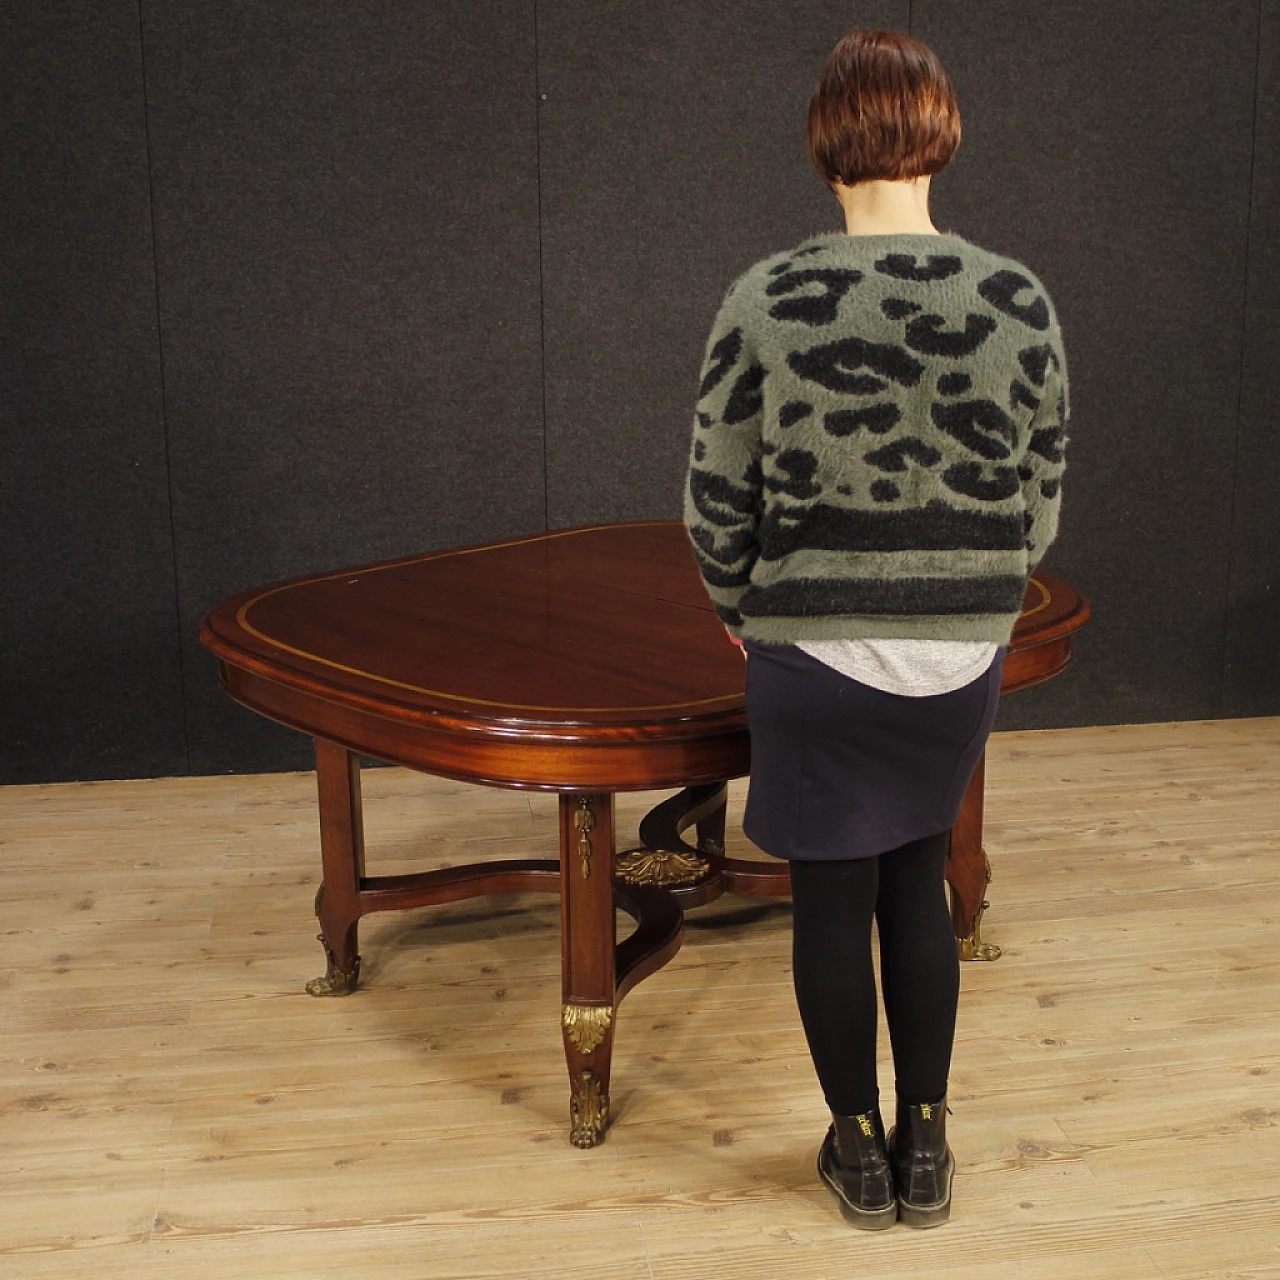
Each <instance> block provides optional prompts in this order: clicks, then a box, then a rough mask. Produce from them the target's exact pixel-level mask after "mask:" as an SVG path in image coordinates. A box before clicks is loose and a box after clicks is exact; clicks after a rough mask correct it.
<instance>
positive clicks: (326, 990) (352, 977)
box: [307, 934, 360, 996]
mask: <svg viewBox="0 0 1280 1280" xmlns="http://www.w3.org/2000/svg"><path fill="white" fill-rule="evenodd" d="M317 936H318V938H319V940H320V945H321V946H322V947H323V948H324V954H325V959H326V960H327V962H328V963H327V964H326V966H325V971H324V977H323V978H312V979H311V981H310V982H308V983H307V995H309V996H349V995H350V994H351V993H352V992H353V991H354V990H355V989H356V987H357V986H358V985H359V983H360V957H359V956H356V959H355V964H354V965H352V967H351V968H350V969H349V970H348V969H339V968H338V966H337V963H336V962H335V961H334V958H333V952H332V951H331V950H330V949H329V944H328V943H327V942H326V941H325V940H324V934H318V935H317Z"/></svg>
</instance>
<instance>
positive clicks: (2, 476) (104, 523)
mask: <svg viewBox="0 0 1280 1280" xmlns="http://www.w3.org/2000/svg"><path fill="white" fill-rule="evenodd" d="M0 56H2V57H3V69H2V70H0V81H2V82H3V85H4V113H3V117H4V118H3V124H2V126H0V127H2V128H3V140H2V145H0V156H2V160H0V164H2V166H3V168H2V169H0V208H2V210H3V232H2V233H0V261H2V262H3V278H2V280H0V539H2V540H3V546H4V548H5V561H6V581H5V592H4V597H5V598H4V601H3V604H2V605H0V717H2V718H3V725H4V733H3V735H2V740H3V748H2V750H3V756H2V757H0V782H24V781H46V780H49V779H58V780H65V779H74V778H118V777H128V776H132V775H142V774H164V773H185V772H186V768H187V757H186V744H185V738H184V732H183V723H182V696H181V687H180V679H181V675H180V670H179V664H178V650H177V633H176V627H175V617H174V574H173V552H172V543H171V538H170V531H169V512H168V480H167V475H166V464H165V442H164V429H163V420H162V416H161V397H160V364H159V355H158V351H157V345H156V311H155V306H156V300H155V280H154V276H153V271H152V245H151V218H150V210H149V205H148V194H147V147H146V130H145V114H144V109H143V83H142V64H141V58H140V52H139V40H138V11H137V6H136V4H130V3H122V2H120V0H93V2H92V3H90V2H88V0H82V2H81V3H72V4H59V5H52V6H51V5H47V4H38V3H34V2H33V0H24V2H22V3H17V4H7V5H5V6H4V9H3V12H2V13H0Z"/></svg>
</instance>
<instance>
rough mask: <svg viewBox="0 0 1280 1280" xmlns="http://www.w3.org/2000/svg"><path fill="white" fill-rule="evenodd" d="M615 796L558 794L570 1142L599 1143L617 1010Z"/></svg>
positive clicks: (606, 1119) (606, 1116)
mask: <svg viewBox="0 0 1280 1280" xmlns="http://www.w3.org/2000/svg"><path fill="white" fill-rule="evenodd" d="M613 843H614V833H613V796H612V795H561V797H560V946H561V966H560V974H561V993H562V996H563V1006H562V1009H561V1029H562V1031H563V1032H564V1053H565V1061H566V1063H567V1064H568V1067H569V1084H570V1087H571V1091H572V1092H571V1097H570V1101H569V1106H570V1113H571V1116H572V1125H571V1128H570V1132H569V1139H570V1141H571V1142H572V1143H573V1145H574V1146H575V1147H594V1146H598V1145H599V1144H600V1143H601V1142H603V1141H604V1133H605V1129H606V1128H607V1127H608V1124H609V1065H610V1061H611V1059H612V1057H613V1026H614V1017H615V1014H616V1012H617V998H616V984H615V979H614V971H615V962H616V944H617V930H616V928H615V926H614V903H613Z"/></svg>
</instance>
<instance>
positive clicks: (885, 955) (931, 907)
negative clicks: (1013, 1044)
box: [791, 831, 960, 1116]
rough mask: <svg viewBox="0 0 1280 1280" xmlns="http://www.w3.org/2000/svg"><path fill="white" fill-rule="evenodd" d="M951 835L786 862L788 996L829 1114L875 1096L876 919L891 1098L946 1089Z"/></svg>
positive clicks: (869, 1105) (951, 1031) (931, 1097)
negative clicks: (847, 856)
mask: <svg viewBox="0 0 1280 1280" xmlns="http://www.w3.org/2000/svg"><path fill="white" fill-rule="evenodd" d="M949 840H950V833H949V832H946V831H944V832H942V833H941V834H939V835H935V836H927V837H925V838H924V839H923V840H915V841H913V842H912V843H911V844H905V845H903V846H902V847H901V848H898V849H894V850H892V851H891V852H889V853H882V854H880V855H879V856H878V857H873V858H859V859H856V860H853V861H848V862H800V861H793V862H792V863H791V888H792V899H793V902H794V904H795V936H794V940H793V946H792V957H793V968H794V974H795V986H796V1003H797V1004H798V1005H799V1006H800V1018H801V1021H802V1022H803V1023H804V1031H805V1036H806V1037H807V1038H808V1041H809V1052H810V1053H811V1054H812V1056H813V1064H814V1066H815V1068H816V1069H817V1072H818V1079H819V1081H820V1082H821V1084H822V1091H823V1093H824V1094H825V1096H826V1099H827V1105H828V1106H829V1107H830V1108H831V1110H832V1111H834V1112H835V1113H836V1114H837V1115H844V1116H852V1115H861V1114H863V1113H865V1112H868V1111H872V1110H874V1108H875V1107H876V1105H877V1102H878V1099H879V1090H878V1088H877V1084H876V981H875V971H874V969H873V968H872V964H871V921H872V919H873V918H874V919H875V921H876V925H877V927H878V929H879V933H880V982H881V986H882V988H883V990H884V1007H885V1016H886V1018H887V1020H888V1023H889V1039H890V1041H891V1042H892V1045H893V1066H894V1071H895V1074H896V1076H897V1091H898V1097H899V1098H901V1099H902V1100H903V1101H904V1102H908V1103H922V1102H936V1101H937V1100H938V1099H939V1098H940V1097H941V1096H942V1095H943V1094H944V1093H945V1092H946V1089H947V1075H948V1072H949V1071H950V1068H951V1046H952V1042H953V1040H954V1039H955V1028H956V1004H957V1002H958V1000H959V997H960V964H959V960H958V958H957V956H956V942H955V934H954V933H953V931H952V927H951V915H950V912H949V910H948V907H947V897H946V890H945V888H944V884H943V870H944V865H945V862H946V856H947V848H948V844H949Z"/></svg>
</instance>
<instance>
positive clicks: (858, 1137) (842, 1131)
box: [818, 1109, 898, 1231]
mask: <svg viewBox="0 0 1280 1280" xmlns="http://www.w3.org/2000/svg"><path fill="white" fill-rule="evenodd" d="M831 1119H832V1120H833V1121H834V1123H833V1124H832V1126H831V1128H830V1129H828V1130H827V1136H826V1139H825V1140H824V1141H823V1143H822V1150H821V1151H819V1152H818V1177H820V1178H821V1179H822V1181H823V1182H825V1183H826V1184H827V1186H828V1187H829V1188H830V1189H831V1194H832V1195H833V1196H835V1198H836V1200H837V1201H839V1204H840V1212H841V1213H842V1214H844V1216H845V1220H846V1221H848V1222H851V1223H853V1225H854V1226H855V1227H861V1228H862V1229H863V1230H864V1231H881V1230H883V1229H884V1228H885V1227H891V1226H893V1224H894V1222H895V1221H896V1220H897V1217H898V1202H897V1200H896V1199H895V1198H894V1194H893V1178H892V1176H891V1174H890V1173H889V1157H888V1151H887V1149H886V1147H885V1140H884V1121H883V1120H881V1119H880V1112H879V1109H877V1110H875V1111H872V1112H870V1113H868V1114H866V1115H860V1116H837V1115H832V1117H831Z"/></svg>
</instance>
